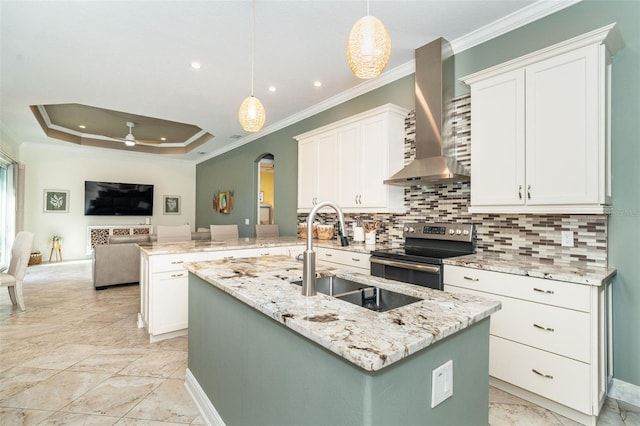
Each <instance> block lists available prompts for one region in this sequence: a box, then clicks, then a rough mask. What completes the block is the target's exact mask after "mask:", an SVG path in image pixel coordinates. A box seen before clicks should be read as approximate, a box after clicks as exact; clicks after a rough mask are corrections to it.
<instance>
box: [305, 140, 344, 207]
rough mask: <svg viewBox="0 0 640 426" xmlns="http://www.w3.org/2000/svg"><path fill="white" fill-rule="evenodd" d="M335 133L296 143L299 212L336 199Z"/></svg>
mask: <svg viewBox="0 0 640 426" xmlns="http://www.w3.org/2000/svg"><path fill="white" fill-rule="evenodd" d="M336 143H337V136H336V132H328V133H326V134H323V135H317V136H316V137H312V138H309V139H305V140H301V141H300V143H298V209H308V210H310V209H312V208H313V206H314V205H315V204H317V203H318V202H319V201H322V200H335V197H336V182H337V178H336V172H335V169H336V164H335V162H336V160H335V158H336V148H337V145H336Z"/></svg>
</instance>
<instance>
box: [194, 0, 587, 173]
mask: <svg viewBox="0 0 640 426" xmlns="http://www.w3.org/2000/svg"><path fill="white" fill-rule="evenodd" d="M580 1H582V0H558V1H554V0H539V1H537V2H536V3H533V4H531V5H529V6H527V7H524V8H522V9H520V10H518V11H516V12H513V13H512V14H510V15H507V16H505V17H503V18H500V19H498V20H496V21H493V22H491V23H489V24H487V25H485V26H484V27H481V28H478V29H477V30H475V31H473V32H471V33H469V34H466V35H464V36H462V37H459V38H457V39H455V40H453V41H450V44H451V48H452V50H453V53H454V54H457V53H460V52H462V51H464V50H467V49H470V48H472V47H474V46H477V45H478V44H481V43H484V42H485V41H489V40H491V39H493V38H496V37H499V36H501V35H503V34H506V33H508V32H509V31H513V30H515V29H517V28H520V27H522V26H524V25H527V24H529V23H531V22H534V21H536V20H538V19H541V18H544V17H545V16H548V15H551V14H553V13H555V12H558V11H560V10H562V9H565V8H567V7H569V6H572V5H574V4H576V3H579V2H580ZM415 71H416V65H415V60H413V59H412V60H411V61H408V62H405V63H404V64H402V65H400V66H397V67H395V68H393V69H391V70H389V71H386V72H384V73H383V74H381V75H380V76H378V77H376V78H374V79H371V80H367V81H364V82H362V83H360V84H358V85H357V86H355V87H353V88H351V89H349V90H345V91H344V92H341V93H338V94H337V95H335V96H332V97H331V98H328V99H326V100H325V101H322V102H320V103H317V104H315V105H313V106H311V107H309V108H307V109H304V110H302V111H300V112H298V113H296V114H294V115H291V116H289V117H287V118H285V119H284V120H280V121H278V122H276V123H273V124H271V125H269V126H267V127H265V128H263V129H262V130H260V131H259V132H256V133H252V134H251V135H248V136H245V137H242V138H240V139H238V140H236V141H234V142H232V143H230V144H227V145H224V146H222V147H220V148H219V149H217V150H214V151H212V152H210V153H209V154H208V155H206V156H204V157H200V158H198V159H197V160H196V163H197V164H199V163H202V162H204V161H207V160H209V159H211V158H213V157H217V156H218V155H221V154H224V153H225V152H229V151H232V150H234V149H236V148H239V147H241V146H242V145H245V144H248V143H249V142H252V141H254V140H256V139H259V138H261V137H264V136H266V135H268V134H270V133H273V132H276V131H278V130H280V129H283V128H285V127H287V126H290V125H292V124H295V123H297V122H299V121H302V120H304V119H305V118H309V117H311V116H313V115H316V114H318V113H321V112H323V111H326V110H328V109H330V108H333V107H335V106H337V105H340V104H342V103H344V102H346V101H349V100H351V99H354V98H356V97H358V96H360V95H363V94H365V93H367V92H370V91H372V90H375V89H378V88H380V87H382V86H384V85H386V84H389V83H392V82H394V81H396V80H399V79H401V78H403V77H406V76H408V75H410V74H414V73H415Z"/></svg>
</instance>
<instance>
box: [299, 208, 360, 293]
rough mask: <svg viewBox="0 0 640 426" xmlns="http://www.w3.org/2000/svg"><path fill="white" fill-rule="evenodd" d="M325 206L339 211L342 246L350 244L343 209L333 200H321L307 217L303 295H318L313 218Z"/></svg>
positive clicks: (339, 232)
mask: <svg viewBox="0 0 640 426" xmlns="http://www.w3.org/2000/svg"><path fill="white" fill-rule="evenodd" d="M323 207H331V208H333V209H334V210H335V211H336V212H337V213H338V220H339V222H340V227H339V228H338V237H339V238H340V244H342V246H343V247H344V246H348V245H349V241H347V237H346V235H345V230H346V228H345V226H344V215H343V214H342V210H341V209H340V207H338V205H337V204H335V203H332V202H331V201H321V202H319V203H318V204H316V205H315V207H313V209H311V211H310V212H309V217H307V250H305V252H304V258H303V262H304V267H303V269H302V295H303V296H315V295H316V252H315V251H313V239H312V238H313V219H314V218H315V216H316V213H317V212H318V210H320V209H321V208H323Z"/></svg>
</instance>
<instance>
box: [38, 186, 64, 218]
mask: <svg viewBox="0 0 640 426" xmlns="http://www.w3.org/2000/svg"><path fill="white" fill-rule="evenodd" d="M43 205H44V212H45V213H69V191H66V190H64V189H45V190H44V200H43Z"/></svg>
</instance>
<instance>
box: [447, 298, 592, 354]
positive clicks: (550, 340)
mask: <svg viewBox="0 0 640 426" xmlns="http://www.w3.org/2000/svg"><path fill="white" fill-rule="evenodd" d="M444 289H445V291H449V292H451V293H456V292H461V293H467V294H473V295H476V296H482V297H488V298H491V299H497V300H500V301H501V302H502V309H501V310H499V311H498V312H496V313H495V314H493V315H492V316H491V334H492V335H494V336H498V337H503V338H505V339H509V340H513V341H515V342H519V343H523V344H525V345H529V346H533V347H536V348H540V349H543V350H546V351H549V352H553V353H556V354H558V355H563V356H566V357H569V358H573V359H577V360H579V361H582V362H587V363H588V362H590V355H589V348H590V347H591V345H590V342H591V333H590V332H589V330H590V327H589V314H587V313H585V312H580V311H574V310H571V309H564V308H558V307H555V306H549V305H544V304H541V303H534V302H526V301H523V300H520V299H514V298H511V297H506V296H502V295H497V294H487V293H482V292H479V291H475V290H469V289H466V288H458V287H454V286H450V285H446V286H445V288H444Z"/></svg>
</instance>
